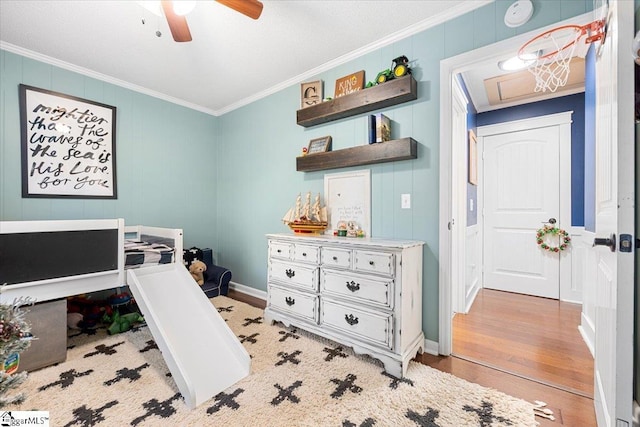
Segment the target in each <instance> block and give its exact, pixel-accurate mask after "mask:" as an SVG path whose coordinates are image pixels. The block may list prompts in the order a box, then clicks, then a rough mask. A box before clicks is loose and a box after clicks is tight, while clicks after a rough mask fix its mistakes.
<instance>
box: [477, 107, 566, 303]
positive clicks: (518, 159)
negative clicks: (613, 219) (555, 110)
mask: <svg viewBox="0 0 640 427" xmlns="http://www.w3.org/2000/svg"><path fill="white" fill-rule="evenodd" d="M572 115H573V112H571V111H568V112H564V113H559V114H553V115H545V116H540V117H535V118H530V119H524V120H516V121H510V122H504V123H498V124H494V125H489V126H481V127H478V129H477V133H478V139H479V148H480V153H482V154H481V156H480V158H481V159H480V168H479V170H480V171H481V172H482V175H481V179H480V181H479V184H480V185H479V187H480V191H479V194H480V195H481V196H482V199H481V201H480V200H479V203H481V205H482V207H483V213H484V215H481V216H480V217H479V220H478V222H479V223H480V225H481V227H482V228H483V232H482V234H481V235H482V246H481V248H480V250H481V254H482V256H481V257H480V258H481V259H482V260H483V262H482V266H483V268H482V272H483V273H482V280H481V283H482V284H483V286H484V287H485V288H490V289H495V290H502V291H508V292H515V293H520V294H527V295H535V296H541V297H546V298H553V299H559V298H560V294H561V292H560V286H561V283H562V284H563V286H570V282H571V276H570V274H567V272H566V271H562V270H569V273H570V269H571V265H570V259H569V257H570V256H569V254H568V253H566V252H553V251H552V250H543V249H541V245H539V244H538V243H537V241H536V240H535V239H534V236H535V235H536V233H537V230H539V229H542V228H543V226H545V225H550V226H552V227H560V228H561V229H563V227H564V228H566V229H567V230H569V234H570V232H571V229H570V228H569V227H570V226H571V222H572V218H571V182H570V180H571V144H572V138H571V121H572ZM540 240H541V241H542V242H543V243H544V244H548V245H549V247H550V248H552V247H559V241H558V240H559V238H558V236H557V235H556V236H544V237H543V238H541V239H540ZM554 240H555V242H554ZM561 272H562V273H564V274H563V279H565V281H564V282H561V280H560V277H561Z"/></svg>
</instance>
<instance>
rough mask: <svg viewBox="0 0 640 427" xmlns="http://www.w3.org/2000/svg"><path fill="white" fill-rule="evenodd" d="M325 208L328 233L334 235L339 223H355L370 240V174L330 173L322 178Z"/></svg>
mask: <svg viewBox="0 0 640 427" xmlns="http://www.w3.org/2000/svg"><path fill="white" fill-rule="evenodd" d="M324 196H325V201H326V205H327V216H328V218H327V221H328V223H329V226H328V228H327V231H326V233H327V234H333V230H336V229H337V228H338V223H339V222H340V221H347V222H348V221H354V222H355V223H356V225H357V226H359V227H360V228H361V229H362V230H363V231H364V233H365V237H371V171H370V170H369V169H366V170H359V171H352V172H343V173H331V174H326V175H325V176H324Z"/></svg>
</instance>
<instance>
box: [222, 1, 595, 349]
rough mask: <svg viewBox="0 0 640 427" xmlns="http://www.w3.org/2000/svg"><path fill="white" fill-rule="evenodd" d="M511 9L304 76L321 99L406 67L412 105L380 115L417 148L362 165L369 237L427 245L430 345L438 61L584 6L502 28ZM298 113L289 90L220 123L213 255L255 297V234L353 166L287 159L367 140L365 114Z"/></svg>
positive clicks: (277, 227)
mask: <svg viewBox="0 0 640 427" xmlns="http://www.w3.org/2000/svg"><path fill="white" fill-rule="evenodd" d="M511 3H512V2H511V1H504V0H498V1H496V2H493V3H491V4H489V5H486V6H483V7H481V8H479V9H476V10H474V11H473V12H470V13H468V14H466V15H464V16H460V17H457V18H455V19H452V20H450V21H447V22H445V23H443V24H438V25H435V26H433V27H431V28H428V29H425V30H424V31H421V32H419V33H417V34H414V35H411V36H408V37H406V38H404V39H402V40H400V41H397V42H394V43H392V44H389V45H386V46H383V47H380V48H378V49H375V50H373V51H370V52H368V53H365V54H363V55H362V56H359V57H357V58H355V59H353V60H351V61H349V62H348V63H346V64H342V65H339V66H337V67H335V68H332V69H330V70H328V71H325V72H322V73H319V74H317V75H315V76H311V77H309V78H307V79H305V81H314V80H323V81H324V96H325V97H327V96H333V89H334V83H335V80H336V79H338V78H340V77H342V76H345V75H347V74H350V73H352V72H354V71H358V70H365V79H366V80H367V81H370V80H373V79H374V78H375V76H376V74H377V73H378V72H379V71H381V70H383V69H385V68H388V67H389V65H390V63H391V60H392V59H393V58H395V57H397V56H399V55H406V56H407V57H408V58H409V59H410V60H412V61H414V62H413V63H412V65H413V67H414V69H413V76H414V78H415V79H416V80H417V82H418V99H417V100H415V101H412V102H409V103H406V104H400V105H397V106H394V107H391V108H385V109H382V110H380V111H379V112H382V113H384V114H385V115H387V116H388V117H389V118H390V119H391V122H392V138H404V137H412V138H413V139H415V140H416V141H417V142H418V158H417V159H415V160H408V161H399V162H392V163H384V164H377V165H370V166H367V167H366V168H368V169H370V170H371V223H372V235H373V236H376V237H386V238H399V239H403V238H406V239H416V240H422V241H425V242H426V245H425V247H424V255H423V257H424V259H423V290H424V292H423V330H424V333H425V335H426V338H427V340H431V341H437V340H438V258H439V255H438V241H439V240H438V239H439V237H438V221H440V219H439V218H438V215H439V214H438V204H439V198H438V194H439V173H440V171H439V146H440V142H439V137H440V128H439V121H440V111H439V109H440V98H439V97H440V94H439V88H440V60H442V59H444V58H448V57H451V56H454V55H457V54H460V53H462V52H466V51H469V50H472V49H475V48H477V47H482V46H486V45H488V44H491V43H494V42H496V41H500V40H503V39H506V38H509V37H512V36H514V35H517V34H521V33H524V32H528V31H531V30H533V29H535V28H540V27H542V26H545V25H549V24H552V23H554V22H558V21H561V20H563V19H567V18H570V17H572V16H576V15H580V14H583V13H586V12H587V11H589V10H590V9H591V8H592V2H591V0H587V1H566V0H565V1H542V2H537V3H536V13H535V14H534V16H533V17H532V19H531V21H529V22H528V23H527V24H525V25H524V26H522V27H520V28H508V27H506V26H505V25H504V21H503V19H504V13H505V12H506V10H507V8H508V7H509V6H510V4H511ZM299 108H300V88H299V86H298V85H293V86H291V87H289V88H286V89H284V90H282V91H280V92H278V93H276V94H273V95H271V96H269V97H267V98H264V99H261V100H259V101H256V102H254V103H252V104H251V105H247V106H245V107H242V108H239V109H237V110H234V111H231V112H229V113H226V114H224V115H223V116H221V117H220V140H221V147H220V156H221V157H222V158H224V162H223V163H221V165H220V168H221V170H220V177H221V178H220V179H221V182H220V185H219V192H220V194H219V202H218V203H219V206H220V209H219V210H218V216H217V221H218V226H217V229H218V230H219V233H218V237H219V241H218V244H219V246H220V247H221V255H220V259H221V260H222V261H221V262H222V264H224V265H225V266H227V267H229V268H230V269H231V270H232V271H233V281H234V282H236V283H239V284H242V285H246V286H250V287H253V288H256V289H259V290H261V291H265V290H266V286H267V282H266V277H267V262H266V253H267V251H266V238H265V237H264V235H265V234H267V233H278V232H289V230H288V228H287V227H286V226H285V225H284V224H283V223H282V222H281V218H282V216H283V215H284V214H285V212H286V211H287V209H288V208H289V207H290V206H291V205H292V204H293V203H294V202H295V197H296V196H297V194H298V193H303V194H304V193H306V192H307V191H311V192H312V193H316V192H322V188H323V182H324V174H325V173H332V172H348V171H350V170H359V169H362V167H353V168H345V169H339V170H327V171H317V172H306V173H303V172H295V157H296V156H298V155H300V153H301V150H302V147H304V146H306V145H307V144H308V143H309V140H311V139H314V138H319V137H322V136H326V135H331V136H332V145H333V149H334V150H339V149H342V148H348V147H353V146H356V145H363V144H366V142H367V117H366V116H367V115H366V114H363V115H357V116H353V117H349V118H346V119H342V120H337V121H334V122H329V123H325V124H322V125H317V126H312V127H309V128H303V127H301V126H298V125H297V124H296V110H297V109H299ZM376 112H378V111H376ZM404 193H410V194H411V209H401V207H400V197H401V194H404Z"/></svg>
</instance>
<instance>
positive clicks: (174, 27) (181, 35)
mask: <svg viewBox="0 0 640 427" xmlns="http://www.w3.org/2000/svg"><path fill="white" fill-rule="evenodd" d="M162 10H163V11H164V15H165V16H166V17H167V23H168V24H169V29H170V30H171V35H172V36H173V39H174V40H175V41H177V42H190V41H191V32H190V31H189V25H187V19H186V18H185V17H184V16H180V15H176V13H175V12H174V11H173V1H169V0H162Z"/></svg>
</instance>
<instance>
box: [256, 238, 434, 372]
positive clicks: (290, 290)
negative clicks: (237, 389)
mask: <svg viewBox="0 0 640 427" xmlns="http://www.w3.org/2000/svg"><path fill="white" fill-rule="evenodd" d="M267 239H268V250H269V265H268V281H269V282H268V297H267V308H266V309H265V318H266V319H267V320H268V321H280V322H282V323H284V324H285V325H287V326H289V325H293V326H296V327H299V328H300V329H304V330H307V331H309V332H313V333H315V334H318V335H321V336H323V337H326V338H330V339H332V340H334V341H337V342H339V343H341V344H344V345H347V346H349V347H352V348H353V349H354V351H355V352H356V353H360V354H368V355H371V356H372V357H375V358H376V359H379V360H381V361H382V362H383V363H384V367H385V370H386V371H387V372H388V373H389V374H391V375H393V376H395V377H398V378H400V377H402V376H404V375H405V374H406V372H407V366H408V364H409V360H411V358H412V357H414V356H415V355H416V353H417V352H422V349H423V346H424V335H423V333H422V246H423V244H424V243H423V242H419V241H400V240H383V239H373V238H351V237H333V236H324V235H310V236H304V235H301V236H298V235H292V234H268V235H267Z"/></svg>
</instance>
